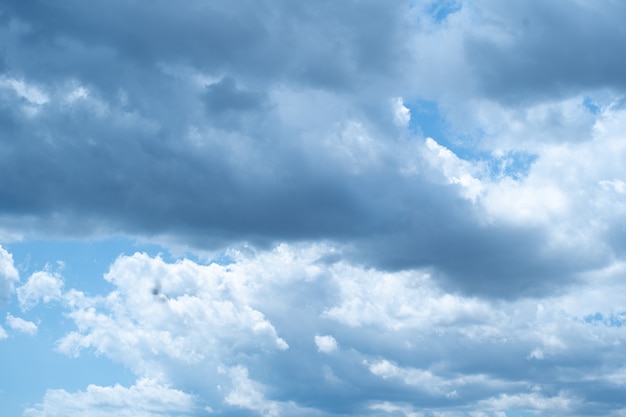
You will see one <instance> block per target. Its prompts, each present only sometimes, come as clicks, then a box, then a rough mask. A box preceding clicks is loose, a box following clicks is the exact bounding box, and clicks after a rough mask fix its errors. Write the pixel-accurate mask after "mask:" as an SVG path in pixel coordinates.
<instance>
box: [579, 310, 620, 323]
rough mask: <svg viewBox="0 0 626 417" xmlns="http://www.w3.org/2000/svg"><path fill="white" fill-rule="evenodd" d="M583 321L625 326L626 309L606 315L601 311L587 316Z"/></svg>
mask: <svg viewBox="0 0 626 417" xmlns="http://www.w3.org/2000/svg"><path fill="white" fill-rule="evenodd" d="M583 321H584V322H585V323H588V324H602V325H604V326H607V327H623V326H624V325H625V324H626V311H623V312H621V313H617V314H611V315H609V316H605V315H603V314H601V313H596V314H591V315H588V316H585V317H584V318H583Z"/></svg>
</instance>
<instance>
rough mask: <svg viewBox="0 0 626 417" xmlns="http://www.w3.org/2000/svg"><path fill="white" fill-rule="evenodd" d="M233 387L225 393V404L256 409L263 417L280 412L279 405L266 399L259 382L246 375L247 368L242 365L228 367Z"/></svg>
mask: <svg viewBox="0 0 626 417" xmlns="http://www.w3.org/2000/svg"><path fill="white" fill-rule="evenodd" d="M227 373H228V375H229V376H230V378H231V381H232V386H233V389H232V390H231V391H230V392H229V393H228V394H227V395H226V397H225V398H224V402H225V403H226V404H229V405H232V406H236V407H240V408H245V409H248V410H252V411H256V412H257V413H259V414H260V415H262V416H263V417H277V416H279V415H281V414H280V406H279V404H278V403H277V402H275V401H268V400H267V399H266V398H265V397H264V395H263V393H262V387H261V386H260V384H258V383H255V382H254V381H252V380H251V379H250V378H249V377H248V370H247V369H246V368H244V367H242V366H236V367H234V368H231V369H228V371H227Z"/></svg>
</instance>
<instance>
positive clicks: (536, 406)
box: [478, 391, 580, 415]
mask: <svg viewBox="0 0 626 417" xmlns="http://www.w3.org/2000/svg"><path fill="white" fill-rule="evenodd" d="M578 405H580V399H579V398H576V397H575V396H573V395H571V394H569V393H567V392H564V391H562V392H559V393H558V395H555V396H546V395H543V394H541V393H540V392H532V393H522V394H516V395H508V394H502V395H500V396H498V397H496V398H490V399H487V400H483V401H480V402H479V403H478V406H479V407H481V408H483V407H484V408H486V409H492V410H516V409H521V410H531V411H534V412H539V413H550V415H571V414H569V413H571V411H572V409H573V408H574V407H575V406H578Z"/></svg>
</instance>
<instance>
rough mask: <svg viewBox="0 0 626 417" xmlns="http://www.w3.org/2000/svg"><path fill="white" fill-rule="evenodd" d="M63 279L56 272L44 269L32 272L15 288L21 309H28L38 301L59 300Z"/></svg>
mask: <svg viewBox="0 0 626 417" xmlns="http://www.w3.org/2000/svg"><path fill="white" fill-rule="evenodd" d="M62 288H63V280H62V279H61V277H60V276H59V275H58V274H51V273H49V272H46V271H37V272H35V273H33V274H32V275H31V276H30V277H29V278H28V280H27V281H26V283H25V284H24V285H22V286H20V287H18V288H17V290H16V292H17V299H18V300H19V303H20V307H21V308H22V310H29V309H31V308H33V307H34V306H35V305H37V304H38V303H39V302H43V303H46V304H47V303H50V302H52V301H59V300H60V299H61V296H62Z"/></svg>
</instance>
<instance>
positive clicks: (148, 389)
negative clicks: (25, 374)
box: [24, 378, 196, 417]
mask: <svg viewBox="0 0 626 417" xmlns="http://www.w3.org/2000/svg"><path fill="white" fill-rule="evenodd" d="M195 411H196V404H195V399H194V398H193V397H192V396H190V395H188V394H185V393H183V392H181V391H178V390H176V389H172V388H170V387H167V386H164V385H160V384H159V383H157V382H156V381H153V380H150V379H146V378H144V379H140V380H138V381H137V382H136V383H135V385H133V386H131V387H128V388H125V387H122V386H120V385H115V386H112V387H101V386H97V385H89V386H88V387H87V389H86V390H85V391H78V392H75V393H69V392H67V391H65V390H48V391H47V392H46V395H45V397H44V400H43V403H41V404H37V405H36V406H35V407H33V408H27V409H26V410H25V411H24V416H25V417H56V416H59V417H60V416H64V417H73V416H84V415H87V414H88V415H90V416H107V415H111V413H114V414H115V415H118V416H129V417H130V416H139V417H153V416H162V415H164V414H166V415H170V416H191V415H196V414H195V413H194V412H195Z"/></svg>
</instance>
